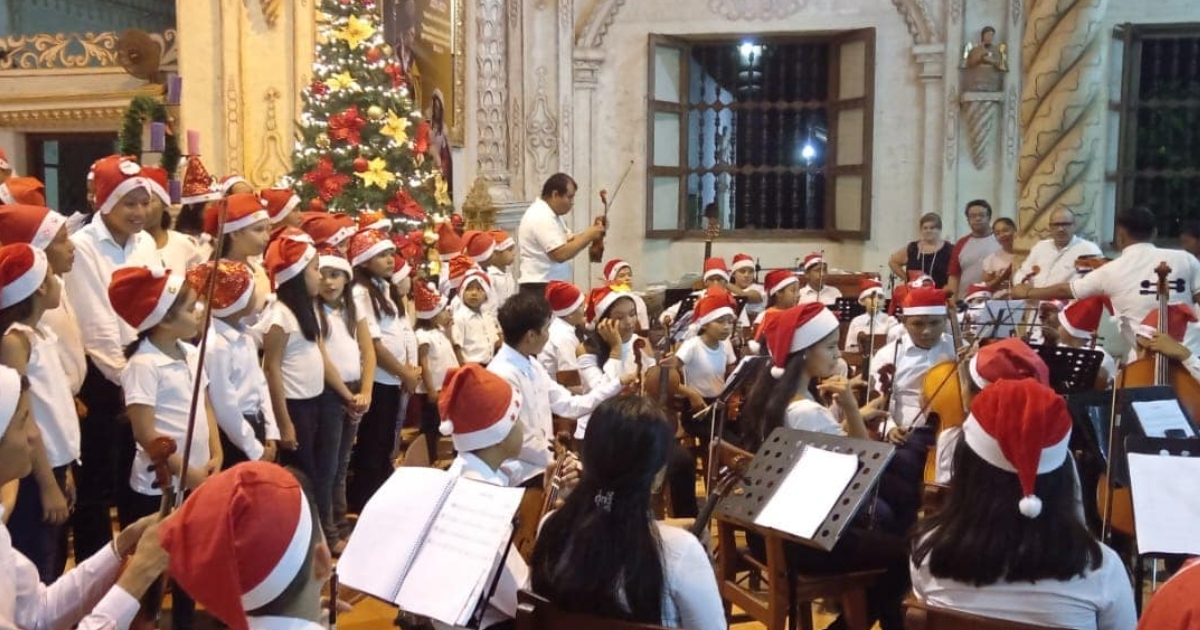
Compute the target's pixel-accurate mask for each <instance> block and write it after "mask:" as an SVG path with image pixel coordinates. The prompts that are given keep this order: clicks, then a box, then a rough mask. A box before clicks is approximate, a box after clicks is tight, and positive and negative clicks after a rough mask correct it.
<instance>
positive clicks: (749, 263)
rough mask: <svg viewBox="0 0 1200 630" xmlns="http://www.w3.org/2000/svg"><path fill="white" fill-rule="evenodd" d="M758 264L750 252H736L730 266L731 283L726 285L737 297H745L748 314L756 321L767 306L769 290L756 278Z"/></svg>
mask: <svg viewBox="0 0 1200 630" xmlns="http://www.w3.org/2000/svg"><path fill="white" fill-rule="evenodd" d="M757 267H758V265H757V264H755V262H754V258H753V257H751V256H750V254H735V255H734V256H733V265H732V266H731V267H730V268H729V271H730V278H729V285H728V286H727V287H726V288H728V289H729V292H730V293H732V294H733V295H734V296H736V297H740V298H745V300H746V316H747V317H749V318H750V321H754V319H755V318H756V317H758V314H759V313H762V312H763V311H764V310H766V308H767V292H766V289H764V288H763V285H761V284H759V283H758V281H757V280H756V279H755V277H754V276H755V272H756V271H757Z"/></svg>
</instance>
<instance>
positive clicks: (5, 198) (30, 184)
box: [0, 177, 46, 206]
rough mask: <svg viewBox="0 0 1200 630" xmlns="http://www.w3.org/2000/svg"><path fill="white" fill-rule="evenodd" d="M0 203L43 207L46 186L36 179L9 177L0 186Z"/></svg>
mask: <svg viewBox="0 0 1200 630" xmlns="http://www.w3.org/2000/svg"><path fill="white" fill-rule="evenodd" d="M0 202H3V203H6V204H26V205H30V206H44V205H46V186H45V185H43V184H42V182H40V181H38V178H36V177H9V178H8V179H7V180H5V181H4V183H3V184H0Z"/></svg>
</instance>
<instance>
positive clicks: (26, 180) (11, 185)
mask: <svg viewBox="0 0 1200 630" xmlns="http://www.w3.org/2000/svg"><path fill="white" fill-rule="evenodd" d="M165 172H166V171H164V173H165ZM0 202H3V203H6V204H10V205H12V204H21V205H29V206H44V205H46V186H45V185H44V184H42V182H41V181H39V180H38V178H36V177H9V178H8V179H7V180H5V181H4V183H3V184H0ZM5 242H7V241H5Z"/></svg>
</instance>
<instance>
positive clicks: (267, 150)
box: [248, 88, 290, 188]
mask: <svg viewBox="0 0 1200 630" xmlns="http://www.w3.org/2000/svg"><path fill="white" fill-rule="evenodd" d="M279 98H280V94H279V91H278V90H276V89H275V88H267V89H266V91H265V92H264V93H263V102H264V103H266V105H267V120H266V122H265V123H264V124H263V134H262V148H261V150H260V152H259V156H258V161H257V162H255V164H254V168H253V169H251V170H250V173H249V174H248V177H249V179H250V183H251V184H253V185H254V187H255V188H268V187H270V186H272V185H273V184H274V183H275V181H276V180H278V179H279V178H280V177H282V176H283V175H286V174H287V173H288V170H289V162H290V157H289V156H288V155H287V152H286V150H285V149H284V143H283V137H282V136H281V135H280V133H279V123H278V121H277V119H276V117H275V107H276V104H277V103H278V101H279Z"/></svg>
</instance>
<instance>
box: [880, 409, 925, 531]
mask: <svg viewBox="0 0 1200 630" xmlns="http://www.w3.org/2000/svg"><path fill="white" fill-rule="evenodd" d="M935 441H937V437H936V436H935V435H934V433H933V429H932V428H931V427H921V428H919V429H914V430H912V431H911V432H910V433H909V434H908V440H907V441H906V442H905V443H904V444H903V445H901V446H899V447H897V448H896V453H895V454H894V455H892V460H891V461H889V462H888V464H887V467H886V468H884V469H883V473H882V474H880V476H879V494H878V496H879V497H881V499H882V500H878V501H875V506H876V510H875V514H874V517H875V524H876V526H877V527H878V528H880V529H883V530H884V531H887V532H891V533H893V534H898V535H903V534H905V533H907V532H908V530H909V528H911V527H912V526H913V525H914V524H916V522H917V513H918V512H919V511H920V509H921V488H922V481H923V480H924V478H925V457H926V455H927V454H928V452H929V448H930V447H931V446H933V444H934V442H935Z"/></svg>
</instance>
